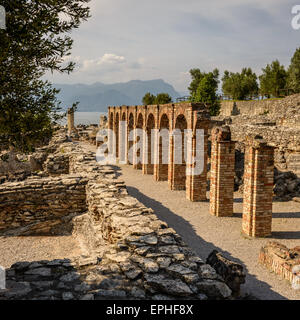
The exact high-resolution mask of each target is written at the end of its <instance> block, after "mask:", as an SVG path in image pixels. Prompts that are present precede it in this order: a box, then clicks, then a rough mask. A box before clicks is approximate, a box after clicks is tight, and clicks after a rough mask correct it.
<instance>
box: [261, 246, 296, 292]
mask: <svg viewBox="0 0 300 320" xmlns="http://www.w3.org/2000/svg"><path fill="white" fill-rule="evenodd" d="M259 262H260V263H261V264H262V265H264V266H265V267H267V268H268V269H269V270H270V271H273V272H274V273H275V274H277V275H279V276H280V277H281V278H282V279H286V280H288V281H289V282H291V283H292V284H293V285H295V286H297V287H298V288H299V286H300V247H296V248H294V249H288V248H287V247H286V246H284V245H282V244H280V243H278V242H275V241H272V242H268V243H267V244H266V245H265V246H264V247H262V248H261V250H260V253H259Z"/></svg>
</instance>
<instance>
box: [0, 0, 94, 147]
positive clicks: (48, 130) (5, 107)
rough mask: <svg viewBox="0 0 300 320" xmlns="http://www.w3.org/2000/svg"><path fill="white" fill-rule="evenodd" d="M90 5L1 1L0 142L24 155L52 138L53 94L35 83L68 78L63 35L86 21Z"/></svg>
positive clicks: (72, 0)
mask: <svg viewBox="0 0 300 320" xmlns="http://www.w3.org/2000/svg"><path fill="white" fill-rule="evenodd" d="M89 1H90V0H65V1H60V0H51V1H49V0H23V1H19V0H4V1H2V5H3V6H4V8H5V10H6V29H5V30H0V142H1V143H5V144H8V145H9V146H12V147H14V148H17V149H20V150H23V151H30V150H32V149H33V147H34V145H35V143H36V142H37V141H40V140H41V139H43V138H46V137H49V136H50V135H51V134H52V124H53V123H55V122H56V121H57V120H58V119H59V118H60V114H59V111H60V110H61V109H60V104H59V102H58V101H57V99H56V94H57V93H58V90H56V89H55V88H53V87H52V86H51V84H50V83H49V82H48V81H45V80H41V78H42V77H43V76H44V75H45V73H46V72H47V71H51V72H55V71H57V72H61V73H70V72H72V71H73V69H74V65H75V64H74V63H73V62H68V63H64V61H65V57H66V56H68V55H70V53H71V48H72V45H73V40H72V39H71V37H70V35H69V33H70V32H71V31H72V30H73V29H75V28H78V27H79V25H80V24H81V22H82V21H84V20H87V19H88V18H89V8H88V7H87V6H86V4H87V3H88V2H89Z"/></svg>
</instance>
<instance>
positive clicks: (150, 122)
mask: <svg viewBox="0 0 300 320" xmlns="http://www.w3.org/2000/svg"><path fill="white" fill-rule="evenodd" d="M154 128H155V119H154V116H153V114H152V113H150V114H149V115H148V118H147V123H146V134H147V148H146V150H145V152H146V153H147V161H144V165H143V173H144V174H153V173H154V164H153V160H154V155H153V152H154V150H153V148H152V145H153V144H154V141H153V140H152V139H153V138H154V137H153V136H152V135H151V132H152V130H153V129H154ZM144 160H145V159H144Z"/></svg>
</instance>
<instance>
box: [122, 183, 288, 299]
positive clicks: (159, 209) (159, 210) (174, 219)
mask: <svg viewBox="0 0 300 320" xmlns="http://www.w3.org/2000/svg"><path fill="white" fill-rule="evenodd" d="M127 190H128V193H129V194H130V195H131V196H133V197H135V198H136V199H137V200H138V201H140V202H141V203H143V204H144V205H145V206H146V207H149V208H152V209H153V210H154V211H155V213H156V215H157V216H158V218H159V219H161V220H162V221H165V222H167V223H168V225H169V226H170V227H172V228H173V229H175V230H176V232H177V233H178V234H180V235H181V236H182V238H183V240H184V241H185V242H186V243H187V244H188V245H189V246H190V247H191V248H192V249H193V250H194V251H195V252H196V253H197V254H198V255H199V256H200V257H201V258H202V259H206V258H207V257H208V255H209V254H210V253H211V252H212V251H213V250H218V251H219V252H221V253H222V254H224V256H225V257H227V258H228V259H230V260H232V261H235V262H237V263H240V264H242V265H243V266H244V270H245V272H246V274H247V276H246V281H247V282H251V283H252V286H253V287H254V288H260V291H268V293H269V294H268V297H269V299H273V300H286V299H287V298H285V297H284V296H282V295H280V294H278V293H277V292H275V291H273V290H272V288H271V287H270V285H269V284H268V283H266V282H263V281H260V280H258V279H257V278H256V277H255V276H253V275H251V274H249V272H248V270H247V267H246V266H245V264H244V263H243V261H240V260H239V259H237V258H235V257H232V256H231V254H230V253H229V252H228V251H224V250H222V249H221V248H219V247H216V246H215V245H214V244H213V243H209V242H207V241H205V240H204V239H202V238H201V237H200V236H199V235H198V234H197V233H196V232H195V230H194V228H193V226H192V225H191V224H190V223H189V222H188V221H186V220H185V219H183V218H182V217H180V216H178V215H176V214H175V213H174V212H172V211H171V210H170V209H169V208H167V207H165V206H164V205H162V204H161V203H160V202H158V201H156V200H155V199H152V198H149V197H148V196H146V195H145V194H143V193H141V192H140V191H139V190H138V189H136V188H134V187H128V186H127ZM292 234H293V233H292ZM286 235H287V233H286V232H285V235H284V238H286ZM291 236H292V235H291ZM293 239H294V238H293ZM195 243H196V244H197V245H195ZM251 294H252V295H253V296H255V292H251Z"/></svg>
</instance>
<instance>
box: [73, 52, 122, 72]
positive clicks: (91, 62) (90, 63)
mask: <svg viewBox="0 0 300 320" xmlns="http://www.w3.org/2000/svg"><path fill="white" fill-rule="evenodd" d="M124 63H126V59H125V57H123V56H118V55H116V54H114V53H105V54H104V55H103V56H102V57H100V58H97V59H85V60H83V61H82V63H81V67H80V69H79V70H80V71H90V70H94V71H95V69H97V70H101V69H103V70H104V69H105V68H106V67H109V69H111V67H115V66H117V65H120V64H124Z"/></svg>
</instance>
